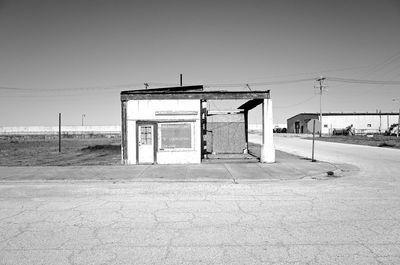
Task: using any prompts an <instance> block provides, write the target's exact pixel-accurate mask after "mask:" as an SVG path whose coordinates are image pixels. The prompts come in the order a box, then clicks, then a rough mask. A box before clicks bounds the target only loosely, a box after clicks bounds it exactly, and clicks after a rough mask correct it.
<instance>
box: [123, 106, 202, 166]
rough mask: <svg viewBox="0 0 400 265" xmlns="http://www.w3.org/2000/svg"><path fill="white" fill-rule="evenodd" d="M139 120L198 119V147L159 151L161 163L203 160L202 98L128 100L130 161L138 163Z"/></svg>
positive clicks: (129, 162) (128, 160) (195, 123)
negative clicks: (137, 128) (137, 139)
mask: <svg viewBox="0 0 400 265" xmlns="http://www.w3.org/2000/svg"><path fill="white" fill-rule="evenodd" d="M137 121H155V122H162V121H194V136H193V137H194V150H185V151H177V150H157V155H156V156H157V163H158V164H188V163H200V162H201V125H200V100H198V99H195V100H186V99H185V100H170V99H168V100H167V99H165V100H129V101H128V102H127V149H128V152H127V153H128V159H127V163H128V164H136V160H137V159H136V158H137V154H136V122H137ZM156 141H157V139H156Z"/></svg>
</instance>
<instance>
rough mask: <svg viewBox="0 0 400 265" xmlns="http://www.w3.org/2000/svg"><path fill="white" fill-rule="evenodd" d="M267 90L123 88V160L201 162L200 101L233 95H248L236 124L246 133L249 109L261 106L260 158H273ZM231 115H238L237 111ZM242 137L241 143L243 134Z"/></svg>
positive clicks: (203, 121) (203, 107)
mask: <svg viewBox="0 0 400 265" xmlns="http://www.w3.org/2000/svg"><path fill="white" fill-rule="evenodd" d="M269 95H270V94H269V91H234V92H227V91H204V90H203V87H202V86H186V87H171V88H160V89H147V90H130V91H123V92H121V108H122V144H121V148H122V163H123V164H155V163H157V164H186V163H201V160H202V159H203V158H204V157H205V154H206V152H207V117H208V115H207V104H205V103H206V101H207V100H232V99H238V100H240V99H241V100H242V99H248V100H249V101H247V102H246V103H245V104H243V105H242V106H240V107H239V108H240V109H241V110H242V113H243V115H244V118H243V119H241V120H243V122H244V123H245V125H244V126H240V128H244V130H246V131H245V133H246V135H247V127H248V126H247V120H248V118H247V117H248V116H247V115H248V111H249V110H251V109H252V108H254V107H256V106H257V105H259V104H262V105H263V125H264V130H263V140H264V142H263V143H264V144H263V147H262V151H261V161H262V162H267V163H269V162H275V150H274V145H273V137H272V129H273V120H272V101H271V99H270V97H269ZM224 115H226V113H224ZM235 115H236V116H237V115H238V114H237V112H235ZM217 140H218V139H213V141H217ZM243 141H245V143H246V144H245V145H244V146H245V148H246V146H247V137H245V139H244V140H243ZM233 142H234V141H233ZM243 151H244V152H245V151H246V150H243Z"/></svg>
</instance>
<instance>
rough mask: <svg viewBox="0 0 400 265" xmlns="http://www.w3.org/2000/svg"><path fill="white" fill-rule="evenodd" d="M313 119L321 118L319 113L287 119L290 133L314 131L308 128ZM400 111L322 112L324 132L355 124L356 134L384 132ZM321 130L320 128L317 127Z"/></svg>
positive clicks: (317, 129)
mask: <svg viewBox="0 0 400 265" xmlns="http://www.w3.org/2000/svg"><path fill="white" fill-rule="evenodd" d="M311 119H317V120H319V113H300V114H297V115H295V116H293V117H291V118H289V119H288V120H287V132H288V133H312V131H310V130H309V129H308V128H307V123H308V122H309V121H310V120H311ZM397 119H398V113H393V112H389V113H387V112H385V113H384V112H382V113H368V112H362V113H356V112H354V113H322V133H323V134H332V133H333V130H335V129H336V130H337V129H343V128H346V127H348V126H351V125H353V127H352V128H353V131H354V132H355V133H356V134H366V133H384V132H385V131H386V130H387V129H388V128H389V127H390V125H391V124H393V123H397ZM316 132H319V128H316Z"/></svg>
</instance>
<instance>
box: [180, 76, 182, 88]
mask: <svg viewBox="0 0 400 265" xmlns="http://www.w3.org/2000/svg"><path fill="white" fill-rule="evenodd" d="M180 80H181V82H180V83H181V86H182V85H183V83H182V74H180Z"/></svg>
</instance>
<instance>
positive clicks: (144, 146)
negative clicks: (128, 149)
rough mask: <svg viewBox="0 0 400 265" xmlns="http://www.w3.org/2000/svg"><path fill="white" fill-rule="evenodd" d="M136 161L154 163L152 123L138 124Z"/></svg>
mask: <svg viewBox="0 0 400 265" xmlns="http://www.w3.org/2000/svg"><path fill="white" fill-rule="evenodd" d="M137 136H138V139H137V142H138V163H139V164H154V162H155V158H154V154H155V151H154V125H153V124H140V125H138V134H137Z"/></svg>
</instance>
